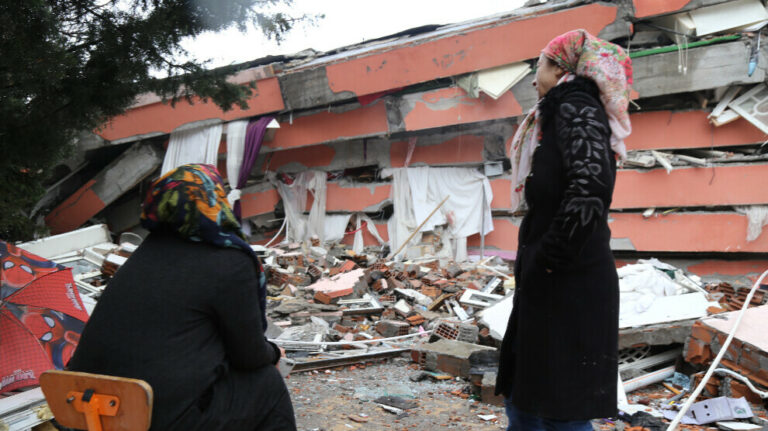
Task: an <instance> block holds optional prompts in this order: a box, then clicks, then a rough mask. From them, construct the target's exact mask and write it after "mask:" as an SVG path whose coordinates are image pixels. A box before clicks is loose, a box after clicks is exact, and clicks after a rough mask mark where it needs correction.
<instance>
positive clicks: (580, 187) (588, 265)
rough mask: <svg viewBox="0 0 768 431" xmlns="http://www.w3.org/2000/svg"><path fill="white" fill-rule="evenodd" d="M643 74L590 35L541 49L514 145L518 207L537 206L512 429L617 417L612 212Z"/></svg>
mask: <svg viewBox="0 0 768 431" xmlns="http://www.w3.org/2000/svg"><path fill="white" fill-rule="evenodd" d="M631 83H632V67H631V61H630V59H629V56H628V55H627V54H626V53H625V52H624V51H623V50H622V49H621V48H620V47H618V46H616V45H614V44H612V43H609V42H606V41H604V40H601V39H598V38H596V37H594V36H592V35H591V34H589V33H587V32H586V31H585V30H575V31H571V32H568V33H565V34H563V35H561V36H558V37H556V38H555V39H553V40H552V41H551V42H550V43H549V44H548V45H547V46H546V48H544V50H543V51H542V53H541V56H540V57H539V62H538V69H537V72H536V82H535V84H534V85H535V86H536V89H537V91H538V94H539V101H538V103H537V105H536V106H535V107H534V109H533V110H532V111H531V113H530V114H528V116H527V117H526V118H525V120H524V121H523V123H522V124H521V125H520V127H519V128H518V130H517V133H516V135H515V137H514V140H513V144H512V154H511V155H510V158H511V161H512V173H513V181H514V182H515V187H514V188H513V192H512V200H513V202H514V205H515V206H516V207H517V206H518V204H519V206H520V208H522V209H524V210H527V212H526V215H525V217H524V219H523V222H522V225H521V227H520V232H519V239H518V244H519V245H518V247H519V248H518V252H517V260H516V262H515V278H516V286H517V289H516V293H515V299H514V307H513V311H512V315H511V317H510V319H509V323H508V326H507V330H506V334H505V336H504V340H503V343H502V348H501V361H500V365H499V373H498V379H497V383H496V391H497V392H498V393H503V394H504V395H505V399H506V407H507V414H508V416H509V419H510V426H509V429H510V430H539V429H557V430H560V429H562V430H591V429H592V427H591V426H590V423H589V420H590V419H592V418H600V417H613V416H615V415H616V389H617V385H616V381H617V380H616V379H617V350H618V311H619V302H618V299H619V296H618V295H619V292H618V278H617V275H616V267H615V262H614V260H613V255H612V253H611V249H610V246H609V241H610V237H611V232H610V229H609V228H608V222H607V218H608V209H609V207H610V205H611V196H612V194H613V187H614V182H615V179H616V158H617V157H619V158H623V157H624V156H625V155H626V150H625V147H624V142H623V140H624V138H626V137H627V136H628V135H629V133H630V131H631V127H630V123H629V116H628V113H627V107H628V104H629V85H630V84H631Z"/></svg>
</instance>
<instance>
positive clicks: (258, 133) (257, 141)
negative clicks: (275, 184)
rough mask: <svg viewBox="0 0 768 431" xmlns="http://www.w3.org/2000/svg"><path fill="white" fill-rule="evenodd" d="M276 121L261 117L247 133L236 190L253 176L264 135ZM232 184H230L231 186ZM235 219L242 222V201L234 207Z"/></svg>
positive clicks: (249, 127)
mask: <svg viewBox="0 0 768 431" xmlns="http://www.w3.org/2000/svg"><path fill="white" fill-rule="evenodd" d="M272 120H274V117H271V116H267V117H261V118H259V119H258V120H254V121H251V122H250V123H249V124H248V127H247V129H246V132H245V149H244V150H243V163H242V165H240V172H238V176H237V185H236V187H235V188H237V189H238V190H242V189H243V187H245V184H246V183H247V182H248V177H249V176H250V175H251V170H252V169H253V165H254V164H255V163H256V159H257V158H258V157H259V151H260V150H261V144H262V142H263V141H264V134H265V133H266V132H267V125H268V124H269V123H270V122H271V121H272ZM231 184H232V183H230V185H231ZM233 209H234V213H235V217H237V219H238V220H242V209H241V205H240V200H237V201H236V202H235V205H234V208H233Z"/></svg>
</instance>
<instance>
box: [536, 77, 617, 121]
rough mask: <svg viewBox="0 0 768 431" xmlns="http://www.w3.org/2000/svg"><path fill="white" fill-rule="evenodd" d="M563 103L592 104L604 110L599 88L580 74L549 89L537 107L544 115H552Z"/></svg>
mask: <svg viewBox="0 0 768 431" xmlns="http://www.w3.org/2000/svg"><path fill="white" fill-rule="evenodd" d="M563 103H569V104H572V105H581V106H593V107H595V108H598V109H599V110H601V111H602V110H604V109H603V104H602V102H601V101H600V90H599V89H598V87H597V84H595V81H593V80H591V79H589V78H584V77H581V76H577V77H576V78H574V79H573V80H571V81H568V82H564V83H562V84H560V85H558V86H556V87H554V88H552V89H551V90H549V92H548V93H547V95H546V96H544V99H543V100H542V101H541V104H540V105H539V109H540V110H541V113H542V114H543V115H544V116H546V117H553V116H554V115H555V114H556V113H557V112H558V111H559V108H560V105H562V104H563Z"/></svg>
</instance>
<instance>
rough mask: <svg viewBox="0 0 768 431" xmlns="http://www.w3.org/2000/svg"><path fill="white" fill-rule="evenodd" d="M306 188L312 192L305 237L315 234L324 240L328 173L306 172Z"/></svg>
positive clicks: (321, 240)
mask: <svg viewBox="0 0 768 431" xmlns="http://www.w3.org/2000/svg"><path fill="white" fill-rule="evenodd" d="M306 174H307V190H309V192H310V193H312V197H313V201H312V208H311V209H310V210H309V221H308V224H307V237H311V236H312V235H317V237H318V238H320V242H321V243H323V242H324V241H325V239H324V238H325V195H326V192H327V188H326V180H327V178H328V174H326V173H325V172H323V171H314V172H306Z"/></svg>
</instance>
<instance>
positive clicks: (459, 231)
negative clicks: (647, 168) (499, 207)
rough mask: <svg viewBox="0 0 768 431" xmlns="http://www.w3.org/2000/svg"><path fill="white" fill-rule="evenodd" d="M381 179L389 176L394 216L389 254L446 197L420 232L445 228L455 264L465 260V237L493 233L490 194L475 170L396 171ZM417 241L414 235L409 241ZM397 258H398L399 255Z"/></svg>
mask: <svg viewBox="0 0 768 431" xmlns="http://www.w3.org/2000/svg"><path fill="white" fill-rule="evenodd" d="M383 175H384V176H389V175H392V200H393V202H394V206H395V213H394V215H393V217H392V218H390V220H389V223H388V227H389V235H390V247H392V251H393V252H394V251H395V250H396V248H397V247H400V245H402V243H403V242H404V241H405V239H406V238H407V237H408V235H409V234H410V233H411V232H413V230H414V229H416V227H417V226H418V225H419V224H420V223H421V222H423V221H424V220H425V219H426V218H427V216H429V214H430V213H431V212H432V211H433V210H434V209H435V208H436V207H437V206H438V205H439V204H440V202H442V200H443V199H445V198H446V197H448V200H447V201H446V202H445V204H443V206H442V207H441V208H440V210H439V211H437V212H436V213H435V214H433V215H432V217H430V218H429V220H428V221H427V222H426V223H425V224H424V226H423V227H422V228H421V232H426V231H431V230H435V227H436V226H441V225H444V224H447V225H448V229H447V232H446V233H447V234H448V235H449V236H450V238H451V239H452V240H453V241H452V242H453V244H452V245H453V247H452V248H453V250H455V254H454V256H453V257H454V258H455V259H456V260H457V261H462V260H466V258H467V252H466V249H467V248H466V243H467V237H469V236H471V235H474V234H476V233H485V234H488V233H489V232H491V231H493V219H492V217H491V201H492V200H493V191H492V190H491V184H490V183H489V182H488V178H486V177H485V175H483V174H481V173H480V172H478V171H477V170H476V169H472V168H430V167H420V168H398V169H391V170H385V171H384V172H383ZM483 194H485V205H483ZM418 240H419V239H418V235H416V237H414V240H413V241H418ZM399 256H402V252H401V254H399Z"/></svg>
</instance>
